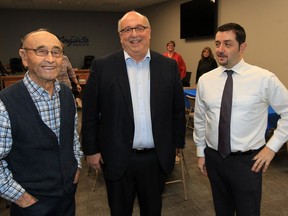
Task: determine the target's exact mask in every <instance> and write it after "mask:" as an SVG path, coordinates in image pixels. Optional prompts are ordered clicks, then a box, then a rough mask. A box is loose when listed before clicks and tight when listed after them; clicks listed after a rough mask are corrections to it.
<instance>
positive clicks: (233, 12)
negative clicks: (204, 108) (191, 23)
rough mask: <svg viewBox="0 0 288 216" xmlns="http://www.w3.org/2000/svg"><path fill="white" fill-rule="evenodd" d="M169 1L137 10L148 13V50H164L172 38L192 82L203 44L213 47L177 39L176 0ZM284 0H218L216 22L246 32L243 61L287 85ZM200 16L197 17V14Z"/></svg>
mask: <svg viewBox="0 0 288 216" xmlns="http://www.w3.org/2000/svg"><path fill="white" fill-rule="evenodd" d="M187 1H188V0H186V1H183V0H182V1H181V0H170V1H168V2H167V3H163V4H160V5H157V6H154V7H149V8H145V9H143V10H141V12H142V13H144V14H145V15H146V16H148V18H149V20H150V22H151V26H152V40H151V47H152V49H154V50H156V51H158V52H161V53H162V52H164V51H165V46H166V42H167V41H169V40H174V41H175V42H176V51H177V52H179V53H180V54H181V55H182V56H183V58H184V60H185V62H186V64H187V68H188V70H189V71H192V72H193V75H192V80H191V83H193V84H194V83H195V70H196V67H197V63H198V60H199V58H200V53H201V50H202V49H203V47H205V46H210V47H211V48H212V49H214V41H213V40H199V41H186V40H184V39H180V28H179V26H180V3H183V2H187ZM287 8H288V1H287V0H219V14H218V17H219V20H218V21H219V22H218V24H219V25H221V24H224V23H227V22H237V23H239V24H240V25H242V26H243V27H244V28H245V30H246V34H247V43H248V48H247V50H246V52H245V55H244V57H245V60H246V62H248V63H250V64H254V65H258V66H260V67H263V68H266V69H268V70H270V71H272V72H274V73H275V74H276V75H277V76H278V77H279V79H280V80H281V81H282V82H283V83H284V85H285V86H286V87H288V78H287V73H288V60H287V56H286V53H287V48H288V45H287V44H288V43H287V40H288V15H287ZM199 19H201V17H199Z"/></svg>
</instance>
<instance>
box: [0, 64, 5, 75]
mask: <svg viewBox="0 0 288 216" xmlns="http://www.w3.org/2000/svg"><path fill="white" fill-rule="evenodd" d="M0 74H1V75H7V70H6V68H5V67H4V66H3V64H2V62H1V61H0Z"/></svg>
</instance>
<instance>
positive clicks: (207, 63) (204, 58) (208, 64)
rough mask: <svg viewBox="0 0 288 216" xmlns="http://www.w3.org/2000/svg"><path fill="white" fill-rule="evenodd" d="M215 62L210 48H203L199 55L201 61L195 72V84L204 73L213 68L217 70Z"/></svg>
mask: <svg viewBox="0 0 288 216" xmlns="http://www.w3.org/2000/svg"><path fill="white" fill-rule="evenodd" d="M217 67H218V65H217V62H216V60H215V59H214V55H213V53H212V51H211V48H210V47H205V48H204V49H203V50H202V53H201V59H200V60H199V62H198V66H197V71H196V84H197V83H198V79H199V77H200V76H202V75H203V74H204V73H207V72H208V71H210V70H213V69H214V68H217Z"/></svg>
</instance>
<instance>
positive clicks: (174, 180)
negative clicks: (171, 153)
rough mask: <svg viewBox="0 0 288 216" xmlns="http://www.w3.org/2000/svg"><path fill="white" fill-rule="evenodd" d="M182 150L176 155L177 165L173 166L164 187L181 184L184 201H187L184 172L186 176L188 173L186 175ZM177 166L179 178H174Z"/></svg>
mask: <svg viewBox="0 0 288 216" xmlns="http://www.w3.org/2000/svg"><path fill="white" fill-rule="evenodd" d="M183 150H184V149H179V153H178V156H179V158H180V160H179V163H177V164H175V167H174V170H173V173H172V175H171V178H169V179H168V180H167V181H166V185H169V184H174V183H181V184H182V185H183V193H184V200H187V187H186V179H185V170H186V174H187V175H188V174H189V173H188V169H187V167H186V162H185V157H184V153H183ZM177 166H180V173H181V175H180V176H179V177H175V175H176V174H178V173H179V172H177V173H176V171H177V170H175V169H177Z"/></svg>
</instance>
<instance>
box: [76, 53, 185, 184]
mask: <svg viewBox="0 0 288 216" xmlns="http://www.w3.org/2000/svg"><path fill="white" fill-rule="evenodd" d="M150 53H151V61H150V77H151V78H150V85H151V86H150V102H151V118H152V131H153V139H154V144H155V149H156V153H157V156H158V158H159V162H160V165H161V167H162V169H163V170H164V172H165V173H166V174H169V173H171V172H172V170H173V167H174V162H175V147H176V146H184V143H185V105H184V95H183V87H182V84H181V80H180V77H179V73H178V69H177V63H176V61H174V60H173V59H169V58H167V57H164V56H162V55H160V54H158V53H155V52H153V51H151V52H150ZM82 121H83V122H82V146H83V151H84V153H85V155H93V154H95V153H99V152H100V153H101V155H102V158H103V160H104V165H103V171H104V175H105V177H106V178H107V179H108V180H116V179H119V178H120V177H121V176H122V175H123V174H124V172H125V170H126V168H127V166H128V162H129V160H130V158H131V155H132V151H131V149H132V144H133V137H134V118H133V108H132V99H131V93H130V86H129V80H128V74H127V69H126V63H125V59H124V53H123V51H119V52H116V53H113V54H110V55H108V56H105V57H102V58H99V59H94V60H93V63H92V66H91V72H90V76H89V79H88V81H87V84H86V86H85V89H84V92H83V116H82Z"/></svg>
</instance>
